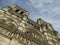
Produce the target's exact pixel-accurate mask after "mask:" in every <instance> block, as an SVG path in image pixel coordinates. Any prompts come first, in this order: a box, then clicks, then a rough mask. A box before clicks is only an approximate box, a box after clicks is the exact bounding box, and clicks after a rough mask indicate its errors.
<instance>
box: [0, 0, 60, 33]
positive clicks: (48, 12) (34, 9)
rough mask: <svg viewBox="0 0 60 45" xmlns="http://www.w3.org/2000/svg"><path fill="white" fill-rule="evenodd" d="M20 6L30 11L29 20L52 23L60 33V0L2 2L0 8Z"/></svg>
mask: <svg viewBox="0 0 60 45" xmlns="http://www.w3.org/2000/svg"><path fill="white" fill-rule="evenodd" d="M11 5H18V6H20V7H22V8H23V9H25V10H27V11H29V18H31V19H33V20H35V21H36V20H37V18H42V19H43V20H45V21H47V22H49V23H51V24H52V25H53V27H54V28H55V30H57V31H58V32H59V33H60V0H0V8H2V7H5V6H11Z"/></svg>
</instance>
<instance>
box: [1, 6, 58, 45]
mask: <svg viewBox="0 0 60 45" xmlns="http://www.w3.org/2000/svg"><path fill="white" fill-rule="evenodd" d="M28 15H29V13H28V11H26V10H24V9H22V8H20V7H18V6H16V5H15V6H7V7H4V8H2V9H0V45H58V37H57V31H55V30H54V29H53V28H52V26H51V24H49V23H47V22H45V21H43V20H42V19H38V20H37V22H35V21H33V20H31V19H30V18H28ZM55 43H56V44H55Z"/></svg>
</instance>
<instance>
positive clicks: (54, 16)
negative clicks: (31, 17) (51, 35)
mask: <svg viewBox="0 0 60 45" xmlns="http://www.w3.org/2000/svg"><path fill="white" fill-rule="evenodd" d="M30 2H31V3H32V4H31V5H32V6H33V7H34V8H36V9H38V11H39V15H38V16H37V15H36V14H35V15H36V17H37V18H39V17H41V18H43V19H44V20H46V21H48V22H50V23H51V24H53V26H54V28H55V29H56V30H57V31H59V29H60V28H59V26H60V23H59V22H60V0H38V1H37V0H30ZM38 11H37V13H38ZM36 17H35V18H36ZM59 32H60V31H59Z"/></svg>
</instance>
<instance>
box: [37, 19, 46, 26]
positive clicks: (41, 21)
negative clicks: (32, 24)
mask: <svg viewBox="0 0 60 45" xmlns="http://www.w3.org/2000/svg"><path fill="white" fill-rule="evenodd" d="M37 23H38V24H39V25H41V24H44V23H45V21H44V20H43V19H41V18H39V19H37Z"/></svg>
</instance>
